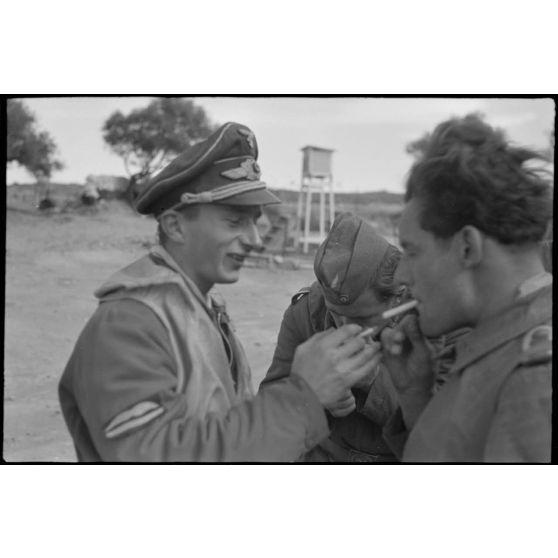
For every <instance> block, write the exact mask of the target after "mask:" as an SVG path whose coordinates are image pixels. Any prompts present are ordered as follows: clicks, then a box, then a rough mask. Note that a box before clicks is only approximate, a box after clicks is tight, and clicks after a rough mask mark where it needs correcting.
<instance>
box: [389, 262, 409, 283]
mask: <svg viewBox="0 0 558 558" xmlns="http://www.w3.org/2000/svg"><path fill="white" fill-rule="evenodd" d="M393 281H394V283H395V284H397V285H401V286H404V287H406V286H408V285H409V283H410V277H409V270H408V267H407V264H406V263H405V262H404V261H403V258H401V260H400V262H399V265H398V266H397V269H396V270H395V274H394V276H393Z"/></svg>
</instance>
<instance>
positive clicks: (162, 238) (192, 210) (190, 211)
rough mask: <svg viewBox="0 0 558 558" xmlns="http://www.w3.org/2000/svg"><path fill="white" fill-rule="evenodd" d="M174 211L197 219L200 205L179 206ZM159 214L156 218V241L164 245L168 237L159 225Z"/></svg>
mask: <svg viewBox="0 0 558 558" xmlns="http://www.w3.org/2000/svg"><path fill="white" fill-rule="evenodd" d="M176 211H177V212H178V213H181V214H182V215H184V216H185V217H188V219H197V218H198V216H199V214H200V206H199V205H187V206H184V207H181V208H180V209H177V210H176ZM161 216H162V215H160V216H159V218H158V219H157V241H158V242H159V244H160V245H161V246H163V247H165V245H166V243H167V241H168V239H169V237H168V236H167V233H166V232H165V231H164V230H163V227H162V226H161V220H160V217H161Z"/></svg>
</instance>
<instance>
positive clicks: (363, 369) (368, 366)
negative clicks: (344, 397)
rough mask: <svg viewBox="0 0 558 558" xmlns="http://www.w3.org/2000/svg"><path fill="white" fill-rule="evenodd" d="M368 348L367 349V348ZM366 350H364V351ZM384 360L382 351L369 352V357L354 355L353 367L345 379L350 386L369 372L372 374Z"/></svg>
mask: <svg viewBox="0 0 558 558" xmlns="http://www.w3.org/2000/svg"><path fill="white" fill-rule="evenodd" d="M365 350H366V349H365ZM364 352H365V351H363V353H364ZM381 360H382V353H376V354H372V355H371V354H370V353H369V354H368V355H367V358H366V359H365V360H364V362H363V360H362V359H361V356H360V355H359V356H358V357H353V362H352V363H351V367H350V368H349V369H348V370H347V372H346V374H344V378H345V381H346V382H348V385H349V386H352V385H354V384H356V383H357V382H358V381H360V380H362V379H364V378H365V377H366V376H367V375H368V374H370V373H371V372H372V371H373V370H374V369H375V368H376V367H377V366H378V364H380V361H381Z"/></svg>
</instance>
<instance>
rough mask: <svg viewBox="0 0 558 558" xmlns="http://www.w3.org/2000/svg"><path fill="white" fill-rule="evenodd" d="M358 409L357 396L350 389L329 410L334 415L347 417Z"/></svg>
mask: <svg viewBox="0 0 558 558" xmlns="http://www.w3.org/2000/svg"><path fill="white" fill-rule="evenodd" d="M355 409H356V401H355V396H354V395H353V393H352V392H351V390H350V389H348V390H347V391H346V392H345V395H343V396H342V397H341V399H339V400H337V401H336V402H335V403H333V405H330V406H329V407H328V408H327V410H328V411H329V412H330V413H331V415H332V416H334V417H346V416H347V415H350V414H351V413H352V412H353V411H354V410H355Z"/></svg>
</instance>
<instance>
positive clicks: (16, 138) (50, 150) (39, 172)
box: [7, 99, 64, 182]
mask: <svg viewBox="0 0 558 558" xmlns="http://www.w3.org/2000/svg"><path fill="white" fill-rule="evenodd" d="M7 116H8V119H7V120H8V137H7V140H8V146H7V159H8V163H12V162H15V163H18V164H20V165H21V166H22V167H25V168H26V169H27V170H28V171H29V172H30V173H31V174H32V175H33V176H34V177H35V178H36V179H37V181H38V182H42V181H48V180H49V179H50V177H51V176H52V173H53V172H54V171H58V170H61V169H62V168H64V165H63V163H62V162H61V161H59V160H58V159H56V158H55V155H56V152H57V147H56V143H55V142H54V140H53V139H52V138H51V136H50V134H49V133H48V132H45V131H39V130H38V129H37V121H36V118H35V115H34V114H33V113H32V112H31V111H30V110H29V109H28V108H27V107H26V106H25V104H24V103H23V102H22V101H19V100H16V99H9V100H8V110H7Z"/></svg>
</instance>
